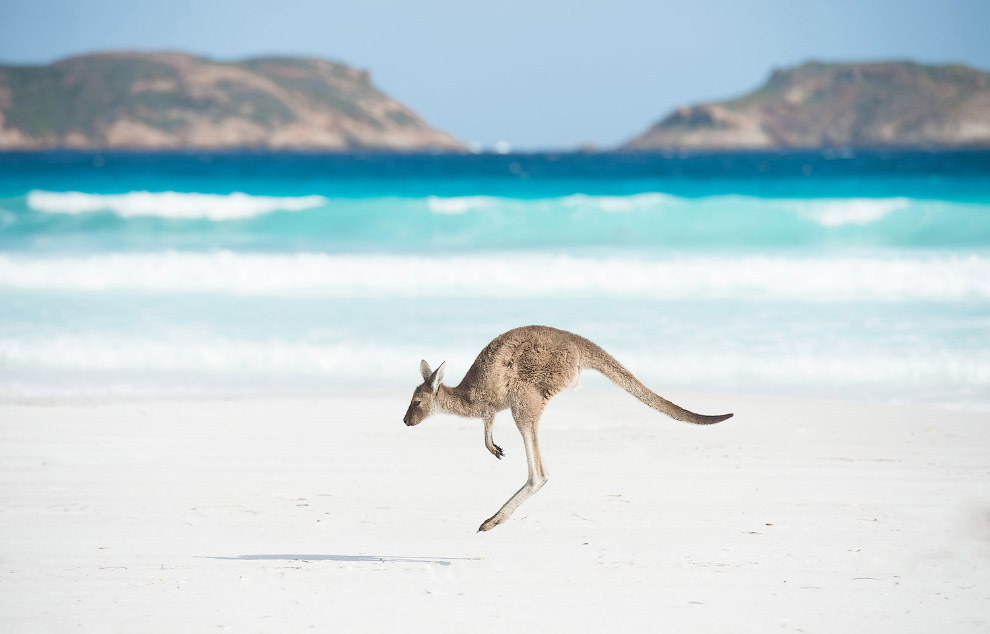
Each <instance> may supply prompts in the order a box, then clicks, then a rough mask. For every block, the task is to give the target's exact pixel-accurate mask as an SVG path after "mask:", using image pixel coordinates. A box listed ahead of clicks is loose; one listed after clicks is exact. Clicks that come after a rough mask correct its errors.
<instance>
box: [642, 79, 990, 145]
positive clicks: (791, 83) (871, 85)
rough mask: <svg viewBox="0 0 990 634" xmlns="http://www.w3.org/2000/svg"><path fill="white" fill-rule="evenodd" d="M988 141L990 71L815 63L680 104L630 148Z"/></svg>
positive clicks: (928, 143) (913, 143) (971, 143)
mask: <svg viewBox="0 0 990 634" xmlns="http://www.w3.org/2000/svg"><path fill="white" fill-rule="evenodd" d="M988 145H990V73H985V72H982V71H979V70H975V69H973V68H968V67H966V66H960V65H949V66H927V65H924V64H917V63H914V62H888V63H870V64H838V63H835V64H830V63H823V62H809V63H806V64H803V65H801V66H798V67H796V68H790V69H784V70H777V71H774V72H773V73H772V74H771V75H770V78H769V79H768V80H767V81H766V82H765V83H764V84H763V85H762V86H760V87H759V88H757V89H756V90H755V91H753V92H751V93H749V94H747V95H743V96H741V97H738V98H736V99H731V100H728V101H723V102H715V103H703V104H697V105H694V106H686V107H683V108H678V109H677V110H675V111H674V112H673V113H671V114H669V115H668V116H666V117H664V118H663V119H662V120H661V121H659V122H658V123H656V124H655V125H654V126H652V127H651V128H650V129H649V130H647V131H646V132H644V133H643V134H641V135H639V136H637V137H635V138H633V139H632V140H631V141H629V142H628V143H627V144H626V145H625V146H624V148H625V149H659V148H676V147H687V148H726V149H728V148H774V147H829V146H848V147H857V146H858V147H884V146H901V147H911V146H914V147H927V146H934V147H953V146H988Z"/></svg>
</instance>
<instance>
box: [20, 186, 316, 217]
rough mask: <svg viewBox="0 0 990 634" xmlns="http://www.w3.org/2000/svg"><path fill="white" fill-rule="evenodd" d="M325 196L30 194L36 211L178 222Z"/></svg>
mask: <svg viewBox="0 0 990 634" xmlns="http://www.w3.org/2000/svg"><path fill="white" fill-rule="evenodd" d="M327 202H328V200H327V199H326V198H324V197H323V196H315V195H314V196H296V197H291V196H285V197H283V196H251V195H248V194H243V193H240V192H234V193H232V194H197V193H184V192H148V191H136V192H128V193H126V194H87V193H83V192H49V191H40V190H32V191H30V192H28V195H27V204H28V207H30V208H31V209H33V210H34V211H40V212H44V213H58V214H84V213H92V212H97V211H110V212H113V213H115V214H117V215H118V216H121V217H123V218H135V217H141V216H156V217H161V218H175V219H185V220H189V219H199V218H202V219H207V220H239V219H243V218H253V217H255V216H260V215H263V214H267V213H271V212H273V211H302V210H305V209H313V208H314V207H321V206H324V205H326V204H327Z"/></svg>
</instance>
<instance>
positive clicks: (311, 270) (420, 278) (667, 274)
mask: <svg viewBox="0 0 990 634" xmlns="http://www.w3.org/2000/svg"><path fill="white" fill-rule="evenodd" d="M0 287H6V288H12V289H25V290H54V291H94V292H103V291H137V292H151V293H221V294H223V293H226V294H238V295H287V296H326V297H596V296H604V297H608V296H630V297H651V298H657V299H734V300H743V301H747V300H757V301H759V300H767V299H779V300H797V301H850V300H868V301H966V300H976V301H987V300H990V257H988V256H985V255H979V254H975V253H970V254H950V253H946V254H940V255H935V254H922V255H908V256H903V255H902V256H880V255H876V256H852V255H849V256H832V257H826V256H822V257H797V256H769V255H745V256H728V255H725V256H722V255H719V256H714V255H713V256H682V257H669V258H658V259H647V258H628V257H605V258H591V257H574V256H568V255H553V254H541V253H488V254H483V255H458V256H450V257H432V256H413V255H410V256H401V255H381V254H370V255H353V254H352V255H330V254H324V253H295V254H264V253H236V252H231V251H213V252H205V253H204V252H196V253H187V252H162V253H109V254H99V255H61V256H47V257H40V256H32V255H19V254H18V255H9V254H4V255H0Z"/></svg>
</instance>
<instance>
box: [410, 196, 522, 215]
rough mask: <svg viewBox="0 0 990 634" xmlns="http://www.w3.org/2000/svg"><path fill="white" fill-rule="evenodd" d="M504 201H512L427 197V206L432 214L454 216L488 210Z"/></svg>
mask: <svg viewBox="0 0 990 634" xmlns="http://www.w3.org/2000/svg"><path fill="white" fill-rule="evenodd" d="M502 200H506V201H508V200H511V199H499V198H496V197H493V196H453V197H449V198H448V197H441V196H427V198H426V205H427V207H428V208H429V210H430V211H431V212H432V213H435V214H440V215H445V216H452V215H458V214H463V213H467V212H469V211H477V210H479V209H488V208H491V207H494V206H496V205H498V204H499V202H500V201H502Z"/></svg>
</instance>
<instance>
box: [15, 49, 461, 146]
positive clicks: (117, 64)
mask: <svg viewBox="0 0 990 634" xmlns="http://www.w3.org/2000/svg"><path fill="white" fill-rule="evenodd" d="M43 147H91V148H100V147H130V148H180V147H207V148H209V147H214V148H219V147H268V148H313V149H331V150H346V149H355V148H377V149H393V150H424V149H439V150H460V149H462V146H461V144H460V143H459V142H458V141H456V140H455V139H453V138H452V137H450V136H448V135H446V134H444V133H442V132H438V131H436V130H433V129H431V128H430V127H429V126H427V125H426V124H425V123H424V122H423V121H422V119H420V118H419V117H418V116H417V115H416V114H415V113H413V112H412V111H410V110H409V109H408V108H406V107H405V106H403V105H402V104H400V103H398V102H396V101H394V100H392V99H390V98H389V97H387V96H385V95H383V94H382V93H381V92H379V91H378V90H376V89H375V88H374V86H373V85H372V83H371V79H370V77H369V76H368V74H367V73H366V72H362V71H359V70H356V69H353V68H350V67H348V66H345V65H343V64H337V63H334V62H329V61H324V60H317V59H299V58H274V57H271V58H258V59H251V60H246V61H243V62H234V63H225V62H216V61H213V60H209V59H205V58H201V57H195V56H192V55H184V54H179V53H106V54H98V55H85V56H81V57H73V58H69V59H65V60H61V61H58V62H55V63H53V64H50V65H48V66H0V149H5V148H6V149H14V148H43Z"/></svg>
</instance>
